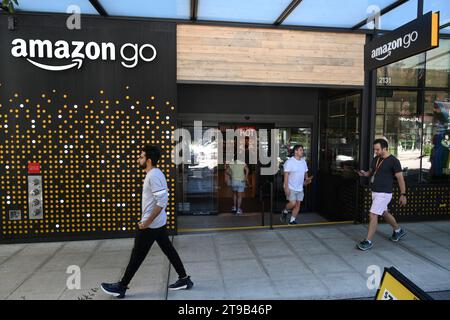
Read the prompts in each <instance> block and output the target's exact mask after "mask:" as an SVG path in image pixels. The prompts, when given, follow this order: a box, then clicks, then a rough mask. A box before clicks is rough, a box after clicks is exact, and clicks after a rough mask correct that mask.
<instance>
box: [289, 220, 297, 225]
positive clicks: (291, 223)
mask: <svg viewBox="0 0 450 320" xmlns="http://www.w3.org/2000/svg"><path fill="white" fill-rule="evenodd" d="M289 224H290V225H293V224H298V222H297V220H294V221H291V222H289Z"/></svg>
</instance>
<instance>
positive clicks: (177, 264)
mask: <svg viewBox="0 0 450 320" xmlns="http://www.w3.org/2000/svg"><path fill="white" fill-rule="evenodd" d="M156 242H157V243H158V245H159V247H160V248H161V250H162V252H163V253H164V254H165V255H166V256H167V258H168V259H169V261H170V263H171V264H172V266H173V267H174V268H175V271H176V272H177V273H178V277H179V278H180V279H181V278H186V277H187V275H186V270H185V269H184V266H183V262H181V259H180V256H179V255H178V252H177V251H176V250H175V248H174V247H173V245H172V242H171V241H170V239H169V235H168V233H167V230H166V227H162V228H161V230H159V234H158V237H157V238H156Z"/></svg>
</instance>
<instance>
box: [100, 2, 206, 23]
mask: <svg viewBox="0 0 450 320" xmlns="http://www.w3.org/2000/svg"><path fill="white" fill-rule="evenodd" d="M200 2H201V1H200ZM190 3H191V2H190V1H189V0H165V1H148V0H128V1H117V0H101V1H100V4H101V5H102V6H103V8H105V11H106V12H107V13H108V14H109V15H111V16H128V17H149V18H172V19H189V18H190Z"/></svg>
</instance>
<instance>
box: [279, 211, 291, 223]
mask: <svg viewBox="0 0 450 320" xmlns="http://www.w3.org/2000/svg"><path fill="white" fill-rule="evenodd" d="M288 213H289V211H287V210H286V209H285V210H283V211H281V214H280V221H281V222H283V223H286V221H287V216H288Z"/></svg>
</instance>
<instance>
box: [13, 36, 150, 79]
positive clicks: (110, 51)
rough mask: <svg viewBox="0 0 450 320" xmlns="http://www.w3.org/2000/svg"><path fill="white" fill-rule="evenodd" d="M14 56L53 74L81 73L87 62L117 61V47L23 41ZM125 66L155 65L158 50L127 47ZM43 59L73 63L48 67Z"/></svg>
mask: <svg viewBox="0 0 450 320" xmlns="http://www.w3.org/2000/svg"><path fill="white" fill-rule="evenodd" d="M11 44H12V48H11V54H12V56H13V57H16V58H26V59H27V61H28V62H29V63H31V64H33V65H34V66H36V67H38V68H41V69H45V70H50V71H63V70H68V69H71V68H74V67H76V68H77V69H80V68H81V66H82V65H83V61H84V60H85V59H89V60H98V59H101V60H104V61H107V60H112V61H115V60H116V46H115V45H114V43H111V42H102V43H97V42H88V43H84V41H72V42H70V43H69V42H67V41H64V40H58V41H56V42H55V43H53V42H51V41H50V40H28V41H26V40H23V39H14V40H13V41H12V42H11ZM119 55H120V59H121V62H120V63H121V64H122V66H124V67H125V68H134V67H136V66H137V64H138V63H139V61H141V60H142V61H144V62H151V61H153V60H155V58H156V49H155V47H154V46H153V45H151V44H148V43H147V44H143V45H138V44H136V43H125V44H123V45H122V46H121V47H120V50H119ZM41 58H48V59H64V60H70V61H68V63H66V64H62V65H61V64H60V63H57V64H44V63H42V61H41V62H39V59H41Z"/></svg>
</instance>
